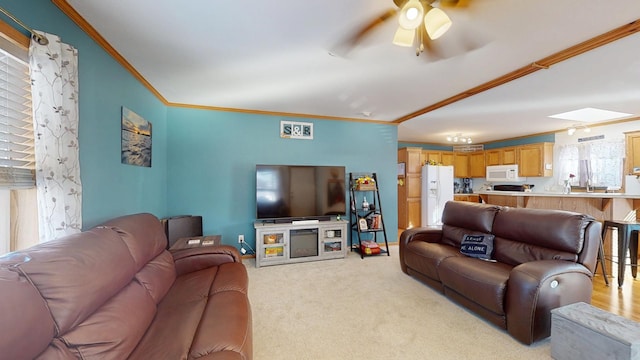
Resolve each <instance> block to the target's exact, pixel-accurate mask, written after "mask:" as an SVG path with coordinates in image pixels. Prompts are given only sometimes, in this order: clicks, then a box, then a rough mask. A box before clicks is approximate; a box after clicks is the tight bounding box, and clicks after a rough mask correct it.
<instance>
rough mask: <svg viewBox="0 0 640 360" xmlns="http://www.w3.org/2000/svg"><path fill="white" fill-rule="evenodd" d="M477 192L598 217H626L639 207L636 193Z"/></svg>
mask: <svg viewBox="0 0 640 360" xmlns="http://www.w3.org/2000/svg"><path fill="white" fill-rule="evenodd" d="M478 194H479V195H480V198H481V199H482V201H483V202H485V203H487V204H495V205H503V206H511V207H522V208H533V209H561V210H569V211H575V212H580V213H584V214H589V215H591V216H593V217H594V218H596V219H597V220H599V221H604V220H623V219H627V217H628V216H630V213H632V211H633V210H635V209H637V208H639V207H640V196H639V195H627V194H623V193H596V192H592V193H587V192H575V193H571V194H561V193H551V192H549V193H547V192H533V191H532V192H519V191H482V192H479V193H478Z"/></svg>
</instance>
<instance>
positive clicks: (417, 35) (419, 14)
mask: <svg viewBox="0 0 640 360" xmlns="http://www.w3.org/2000/svg"><path fill="white" fill-rule="evenodd" d="M393 2H394V4H395V5H396V6H397V8H395V9H389V10H387V11H385V12H384V13H382V14H380V15H379V16H377V17H376V18H374V19H373V20H371V21H369V22H368V23H366V24H364V25H363V26H362V27H360V29H359V30H358V31H356V32H355V33H354V35H353V36H351V37H350V38H349V40H348V43H349V44H350V45H351V46H353V45H356V44H357V43H358V42H360V41H361V40H362V39H363V38H364V37H365V36H366V35H368V34H369V33H370V32H371V31H372V30H374V29H376V28H377V27H379V26H380V25H382V24H384V23H386V22H387V21H389V20H390V19H394V18H395V17H396V15H398V20H397V21H398V28H397V30H396V32H395V35H394V37H393V43H394V44H395V45H398V46H406V47H411V46H415V47H416V56H419V55H420V54H421V53H422V52H424V51H425V49H426V50H432V47H433V46H432V40H435V39H438V38H439V37H441V36H442V35H444V34H445V33H446V32H447V30H449V28H450V27H451V25H452V22H451V19H450V18H449V16H447V14H446V13H445V12H444V11H443V10H442V9H441V7H465V6H467V5H468V2H469V0H393Z"/></svg>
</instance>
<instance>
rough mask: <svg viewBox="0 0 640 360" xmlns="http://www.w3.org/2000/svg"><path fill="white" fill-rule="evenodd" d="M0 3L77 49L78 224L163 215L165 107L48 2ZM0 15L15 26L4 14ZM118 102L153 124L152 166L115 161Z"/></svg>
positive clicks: (10, 0)
mask: <svg viewBox="0 0 640 360" xmlns="http://www.w3.org/2000/svg"><path fill="white" fill-rule="evenodd" d="M0 6H2V7H3V8H5V9H7V10H8V11H9V12H11V13H12V14H13V15H15V16H16V17H17V18H18V19H20V20H21V21H22V22H24V23H26V24H28V25H29V26H31V27H32V28H34V29H36V30H40V31H44V32H48V33H52V34H56V35H58V36H60V37H61V39H62V41H63V42H65V43H68V44H71V45H72V46H74V47H75V48H76V49H78V53H79V60H78V63H79V64H78V67H79V81H80V83H79V89H80V95H79V108H80V124H79V143H80V171H81V179H82V185H83V204H82V207H83V211H82V216H83V227H84V228H85V229H86V228H89V227H92V226H94V225H97V224H99V223H100V222H102V221H104V220H107V219H109V218H112V217H115V216H119V215H124V214H129V213H136V212H151V213H153V214H156V215H157V216H160V217H163V216H165V214H166V212H167V201H166V193H167V181H166V174H167V146H166V144H167V139H166V138H167V133H166V112H167V110H166V107H165V106H164V104H162V102H160V101H159V100H158V99H157V98H156V97H155V96H154V95H153V94H151V92H149V91H148V90H147V89H146V88H145V87H144V86H142V85H141V83H140V82H139V81H138V80H137V79H135V78H134V77H133V76H132V75H131V74H130V73H129V72H128V71H127V70H125V69H124V68H123V67H122V66H121V65H120V64H119V63H117V62H116V61H115V60H114V59H113V58H112V57H111V56H110V55H109V54H107V53H106V52H105V51H104V50H103V49H102V48H101V47H100V46H98V45H97V44H96V43H95V42H94V41H93V40H92V39H91V38H89V36H87V35H86V34H85V33H84V32H83V31H81V30H80V29H79V28H78V27H77V26H76V25H75V24H74V23H73V22H72V21H71V20H69V19H68V18H67V17H66V15H64V14H63V13H62V12H61V11H60V10H59V9H58V8H57V7H56V6H55V5H53V4H52V3H51V1H49V0H28V1H25V0H0ZM2 19H3V20H5V22H7V23H8V24H11V25H15V24H14V23H13V22H12V21H11V20H8V19H7V18H5V17H2ZM16 28H17V27H16ZM17 29H19V28H17ZM19 30H22V29H19ZM23 33H24V31H23ZM122 106H126V107H127V108H129V109H131V110H132V111H134V112H136V113H137V114H138V115H140V116H142V117H144V118H145V119H146V120H148V121H150V122H151V123H152V124H153V134H152V137H153V147H152V164H153V166H152V167H151V168H142V167H135V166H130V165H123V164H121V163H120V121H121V115H120V111H121V110H120V109H121V107H122Z"/></svg>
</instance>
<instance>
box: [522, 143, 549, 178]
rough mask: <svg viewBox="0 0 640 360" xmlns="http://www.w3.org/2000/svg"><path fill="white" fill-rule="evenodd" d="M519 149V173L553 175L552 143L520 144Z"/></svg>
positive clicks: (523, 174)
mask: <svg viewBox="0 0 640 360" xmlns="http://www.w3.org/2000/svg"><path fill="white" fill-rule="evenodd" d="M517 149H518V154H517V157H518V159H519V162H518V165H519V166H518V175H519V176H520V177H548V176H553V167H552V163H553V144H552V143H538V144H529V145H520V146H518V147H517Z"/></svg>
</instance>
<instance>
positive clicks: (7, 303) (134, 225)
mask: <svg viewBox="0 0 640 360" xmlns="http://www.w3.org/2000/svg"><path fill="white" fill-rule="evenodd" d="M166 245H167V239H166V237H165V234H164V231H163V227H162V225H161V224H160V221H159V220H158V219H157V218H156V217H155V216H153V215H151V214H136V215H128V216H124V217H120V218H117V219H114V220H111V221H109V222H107V223H105V224H103V225H102V226H98V227H95V228H93V229H90V230H87V231H84V232H82V233H79V234H75V235H71V236H67V237H65V238H62V239H59V240H55V241H51V242H48V243H44V244H39V245H37V246H34V247H32V248H29V249H26V250H23V251H19V252H14V253H10V254H7V255H5V256H3V257H0V294H1V295H0V358H2V359H12V360H18V359H47V360H50V359H118V360H120V359H195V358H197V359H210V360H214V359H216V360H218V359H225V360H226V359H251V358H252V353H253V351H252V327H251V326H252V323H251V308H250V305H249V300H248V297H247V287H248V278H247V272H246V269H245V267H244V265H243V264H242V262H241V258H240V256H239V254H238V251H237V249H235V248H234V247H231V246H225V245H219V246H208V247H201V248H191V249H184V250H178V251H175V252H173V253H170V252H169V251H167V250H166Z"/></svg>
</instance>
